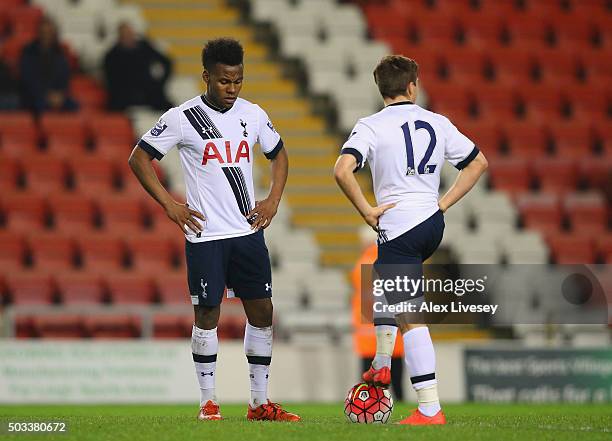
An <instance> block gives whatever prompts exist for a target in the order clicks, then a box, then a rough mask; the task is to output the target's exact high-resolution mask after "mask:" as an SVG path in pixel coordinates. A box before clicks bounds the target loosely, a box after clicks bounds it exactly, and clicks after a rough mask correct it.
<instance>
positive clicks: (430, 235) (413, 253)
mask: <svg viewBox="0 0 612 441" xmlns="http://www.w3.org/2000/svg"><path fill="white" fill-rule="evenodd" d="M443 234H444V214H443V213H442V211H441V210H438V211H436V212H435V213H434V214H433V215H431V216H430V217H429V218H427V219H425V220H424V221H423V222H421V223H420V224H418V225H417V226H416V227H414V228H412V229H411V230H408V231H406V232H405V233H404V234H402V235H401V236H398V237H396V238H395V239H393V240H390V241H389V242H383V243H381V244H379V245H378V259H377V260H376V263H377V264H397V265H402V264H410V263H423V262H425V261H426V260H427V259H429V258H430V257H431V255H432V254H433V253H434V252H435V251H436V250H437V249H438V246H440V242H442V235H443Z"/></svg>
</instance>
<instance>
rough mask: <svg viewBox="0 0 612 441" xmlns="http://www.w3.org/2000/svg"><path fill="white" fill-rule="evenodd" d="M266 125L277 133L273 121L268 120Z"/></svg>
mask: <svg viewBox="0 0 612 441" xmlns="http://www.w3.org/2000/svg"><path fill="white" fill-rule="evenodd" d="M266 125H267V126H268V127H269V128H270V130H272V131H273V132H274V133H276V129H275V128H274V126H273V125H272V121H268V122H267V124H266Z"/></svg>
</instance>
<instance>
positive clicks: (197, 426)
mask: <svg viewBox="0 0 612 441" xmlns="http://www.w3.org/2000/svg"><path fill="white" fill-rule="evenodd" d="M285 407H286V408H287V409H288V410H291V411H294V412H297V413H299V414H300V415H301V416H302V418H303V421H302V422H300V423H270V422H249V421H246V420H245V417H244V415H245V413H246V412H245V411H246V406H245V405H223V404H222V406H221V411H222V414H223V416H224V417H225V420H224V421H213V422H207V423H202V422H198V421H196V419H195V414H196V413H197V407H196V406H185V405H61V406H51V405H47V406H45V405H37V406H0V423H2V424H1V425H2V426H3V428H2V430H3V433H0V441H4V440H12V439H14V440H26V441H27V440H39V439H40V440H49V441H50V440H68V439H71V440H72V439H74V440H79V441H88V440H91V441H98V440H109V441H110V440H113V441H120V440H126V441H127V440H129V441H134V440H180V441H184V440H219V441H233V440H237V441H275V440H283V441H284V440H317V441H328V440H331V441H334V440H338V441H340V440H356V441H357V440H375V441H383V440H394V441H395V440H444V441H452V440H462V441H463V440H470V441H474V440H495V441H502V440H520V441H529V440H555V441H558V440H577V439H579V440H581V441H582V440H604V439H605V440H611V439H612V405H565V404H560V405H547V404H541V405H514V404H460V405H456V404H455V405H446V406H445V407H444V410H445V413H446V416H447V419H448V425H446V426H443V427H442V426H438V427H405V426H398V425H394V424H391V423H390V424H386V425H364V424H351V423H349V422H348V421H347V420H346V418H345V417H344V414H343V412H342V408H343V407H342V405H341V404H340V403H338V404H287V405H285ZM409 409H410V407H408V406H407V405H406V404H403V403H396V405H395V409H394V413H393V416H392V422H394V421H398V420H399V419H401V418H402V417H404V416H406V415H407V413H408V411H409ZM8 421H64V422H66V424H67V426H68V433H66V434H62V435H51V434H37V435H26V434H17V435H7V434H6V422H8Z"/></svg>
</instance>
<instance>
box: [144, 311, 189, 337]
mask: <svg viewBox="0 0 612 441" xmlns="http://www.w3.org/2000/svg"><path fill="white" fill-rule="evenodd" d="M189 322H193V314H155V316H154V317H153V337H154V338H188V337H190V336H191V330H192V327H191V325H189Z"/></svg>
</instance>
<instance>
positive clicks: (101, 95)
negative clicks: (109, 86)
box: [70, 75, 106, 111]
mask: <svg viewBox="0 0 612 441" xmlns="http://www.w3.org/2000/svg"><path fill="white" fill-rule="evenodd" d="M70 89H71V92H72V96H75V97H78V100H79V104H80V105H81V108H83V109H85V110H86V111H87V110H94V111H100V110H101V109H103V108H104V106H105V103H106V92H105V91H104V88H103V87H102V86H101V85H100V84H98V82H97V81H95V80H94V79H92V78H91V77H89V76H87V75H74V76H73V77H72V78H71V80H70Z"/></svg>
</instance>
